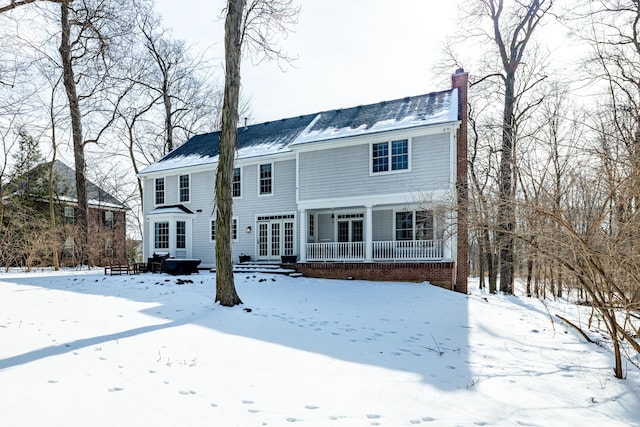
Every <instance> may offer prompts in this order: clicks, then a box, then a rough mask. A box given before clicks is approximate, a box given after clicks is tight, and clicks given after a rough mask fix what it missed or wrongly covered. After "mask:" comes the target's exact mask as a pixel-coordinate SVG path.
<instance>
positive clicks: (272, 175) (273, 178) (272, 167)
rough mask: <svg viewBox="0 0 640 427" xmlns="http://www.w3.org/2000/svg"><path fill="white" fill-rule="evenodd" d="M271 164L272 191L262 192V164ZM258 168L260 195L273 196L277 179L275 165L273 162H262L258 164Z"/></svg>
mask: <svg viewBox="0 0 640 427" xmlns="http://www.w3.org/2000/svg"><path fill="white" fill-rule="evenodd" d="M265 165H271V193H261V183H260V181H261V177H260V166H265ZM257 168H258V172H257V175H258V197H271V196H273V195H274V194H275V192H276V186H275V183H276V180H275V165H274V163H273V162H270V163H260V164H258V165H257Z"/></svg>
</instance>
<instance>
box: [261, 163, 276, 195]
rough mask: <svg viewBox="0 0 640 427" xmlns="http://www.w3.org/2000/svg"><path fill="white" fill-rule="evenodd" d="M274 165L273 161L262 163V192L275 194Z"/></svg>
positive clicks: (262, 193) (263, 193)
mask: <svg viewBox="0 0 640 427" xmlns="http://www.w3.org/2000/svg"><path fill="white" fill-rule="evenodd" d="M272 172H273V165H272V164H271V163H267V164H265V165H260V182H259V188H260V194H261V195H265V194H273V179H272V178H273V173H272Z"/></svg>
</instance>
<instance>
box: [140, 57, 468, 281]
mask: <svg viewBox="0 0 640 427" xmlns="http://www.w3.org/2000/svg"><path fill="white" fill-rule="evenodd" d="M467 86H468V74H467V73H466V72H464V70H462V69H460V70H458V71H456V73H455V74H454V75H453V76H452V87H451V89H448V90H444V91H440V92H433V93H428V94H425V95H418V96H412V97H406V98H402V99H397V100H392V101H383V102H379V103H376V104H370V105H361V106H357V107H353V108H346V109H337V110H332V111H324V112H320V113H315V114H307V115H302V116H299V117H292V118H288V119H282V120H277V121H274V122H267V123H261V124H255V125H250V126H247V125H245V126H243V127H240V128H239V129H238V145H237V153H236V159H235V166H234V168H235V169H234V173H233V180H232V190H233V232H232V240H233V256H234V259H236V260H238V261H240V259H241V257H242V259H251V260H252V261H258V262H280V261H284V260H287V261H291V260H294V261H295V262H296V268H297V269H298V270H299V271H301V272H303V273H304V274H305V275H307V276H316V277H327V278H347V277H352V278H355V279H375V280H412V281H424V280H428V281H430V282H431V283H434V284H438V285H440V286H444V287H447V288H449V289H455V290H457V291H459V292H464V293H466V292H467V284H466V282H467V275H468V265H467V263H468V237H467V223H466V221H467V214H466V209H467ZM219 143H220V133H219V132H214V133H208V134H203V135H196V136H194V137H193V138H191V139H189V140H188V141H186V142H185V144H184V145H182V146H180V147H178V148H177V149H175V150H174V151H172V152H171V153H169V154H167V155H166V156H164V157H163V158H162V159H160V160H159V161H157V162H156V163H154V164H151V165H149V166H148V167H147V168H145V169H144V170H143V171H141V172H140V173H139V177H140V178H141V180H142V182H143V189H144V191H143V206H144V212H143V215H144V227H143V251H144V255H143V256H144V258H147V257H149V256H151V255H152V254H153V253H154V252H163V253H168V254H169V255H170V256H171V257H175V258H186V259H193V258H195V259H199V260H201V262H202V263H201V266H203V267H214V266H215V236H216V226H215V223H216V218H215V208H214V188H215V171H216V167H217V161H218V149H219Z"/></svg>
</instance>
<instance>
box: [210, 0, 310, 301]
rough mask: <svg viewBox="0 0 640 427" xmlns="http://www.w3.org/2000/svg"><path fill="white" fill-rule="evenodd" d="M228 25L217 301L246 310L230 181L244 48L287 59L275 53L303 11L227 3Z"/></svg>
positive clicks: (282, 0) (284, 5)
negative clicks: (237, 277)
mask: <svg viewBox="0 0 640 427" xmlns="http://www.w3.org/2000/svg"><path fill="white" fill-rule="evenodd" d="M226 12H227V16H226V21H225V38H224V45H225V85H224V100H223V106H222V131H221V136H220V155H219V160H218V171H217V173H216V297H215V301H216V302H219V303H220V304H221V305H223V306H234V305H237V304H242V301H241V300H240V297H238V294H237V292H236V289H235V284H234V281H233V261H232V259H231V220H232V204H233V199H232V194H231V176H232V174H233V161H234V154H235V149H236V144H237V140H238V104H239V101H238V100H239V96H240V63H241V56H242V48H243V43H244V44H245V48H248V49H250V50H251V51H253V52H254V53H257V54H258V55H261V59H285V60H286V59H287V58H288V57H287V55H286V54H285V53H284V51H283V50H281V49H279V48H277V47H276V44H275V41H276V40H277V37H278V34H281V33H282V32H286V31H287V29H288V28H289V25H291V24H293V23H295V22H296V19H297V16H298V12H299V9H298V8H297V7H294V6H293V1H292V0H272V1H267V0H250V1H249V3H248V4H247V1H246V0H228V1H227V8H226Z"/></svg>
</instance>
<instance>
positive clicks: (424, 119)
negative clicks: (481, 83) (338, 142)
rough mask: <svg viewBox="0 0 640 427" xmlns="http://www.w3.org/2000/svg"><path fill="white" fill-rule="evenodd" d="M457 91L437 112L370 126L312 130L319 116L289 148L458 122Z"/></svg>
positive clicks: (380, 122) (453, 92) (378, 122)
mask: <svg viewBox="0 0 640 427" xmlns="http://www.w3.org/2000/svg"><path fill="white" fill-rule="evenodd" d="M457 105H458V89H453V90H452V91H451V97H450V98H449V102H447V103H446V104H444V105H443V106H442V107H441V108H440V109H439V110H436V111H434V112H433V113H431V114H429V115H424V116H416V115H413V114H408V115H406V116H405V117H402V118H397V119H387V120H380V121H377V122H375V123H373V124H371V125H370V126H368V125H366V124H363V125H360V126H358V127H355V128H354V127H343V128H336V127H331V126H329V127H326V128H321V129H314V125H315V123H316V122H317V121H318V119H319V118H320V117H321V115H320V114H318V116H316V118H315V119H314V120H313V121H312V122H311V124H310V125H309V126H307V128H306V129H305V130H304V131H303V132H302V133H301V134H300V135H299V136H298V137H297V138H296V139H295V141H293V142H292V143H291V146H296V145H299V144H306V143H311V142H320V141H327V140H332V139H338V138H347V137H352V136H360V135H369V134H374V133H380V132H388V131H393V130H399V129H411V128H414V127H417V126H431V125H437V124H444V123H454V122H457V121H458V109H457V108H456V106H457Z"/></svg>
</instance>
